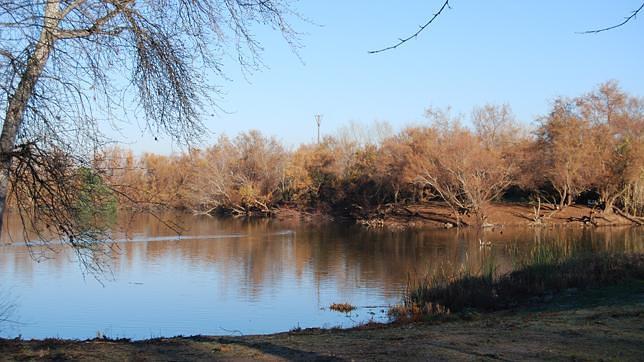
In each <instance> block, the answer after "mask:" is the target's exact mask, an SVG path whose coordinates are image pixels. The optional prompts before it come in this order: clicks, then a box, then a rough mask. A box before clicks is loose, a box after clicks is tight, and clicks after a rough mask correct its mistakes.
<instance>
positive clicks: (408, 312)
mask: <svg viewBox="0 0 644 362" xmlns="http://www.w3.org/2000/svg"><path fill="white" fill-rule="evenodd" d="M629 279H639V280H642V279H644V254H627V255H625V254H584V255H577V256H567V255H565V253H562V252H561V251H560V250H558V249H556V248H551V247H543V246H539V247H537V248H535V249H534V250H533V252H532V253H531V254H530V256H528V257H527V258H525V259H523V260H521V261H518V262H517V267H516V269H515V270H514V271H512V272H509V273H506V274H503V275H496V267H495V265H494V262H493V260H492V261H490V262H486V263H485V264H484V267H483V268H482V270H481V271H479V272H478V273H472V272H470V271H466V270H459V271H457V272H455V273H449V272H445V271H444V270H443V271H442V272H439V273H437V274H436V275H433V276H431V277H426V278H422V279H419V280H412V281H410V283H409V286H408V292H407V294H406V296H405V298H404V300H403V303H402V305H399V306H396V307H394V308H391V309H390V311H389V314H390V316H391V317H392V318H394V319H396V320H420V319H424V318H427V317H436V316H446V315H449V314H451V313H460V312H466V311H468V310H479V311H494V310H501V309H507V308H512V307H515V306H518V305H519V304H525V303H526V302H529V301H531V300H539V298H543V297H545V296H551V295H553V294H555V293H558V292H560V291H562V290H568V289H584V288H589V287H597V286H606V285H613V284H617V283H620V282H623V281H626V280H629Z"/></svg>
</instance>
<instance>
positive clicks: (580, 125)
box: [536, 98, 593, 208]
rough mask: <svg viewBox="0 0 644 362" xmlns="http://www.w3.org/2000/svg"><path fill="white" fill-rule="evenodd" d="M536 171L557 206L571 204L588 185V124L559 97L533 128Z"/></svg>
mask: <svg viewBox="0 0 644 362" xmlns="http://www.w3.org/2000/svg"><path fill="white" fill-rule="evenodd" d="M536 150H537V152H538V153H539V156H540V157H539V160H540V161H541V164H540V168H539V170H540V171H538V172H540V173H541V174H542V175H543V177H544V179H545V181H547V182H548V183H549V184H550V185H551V186H552V187H553V188H554V189H555V190H556V192H557V193H558V196H559V197H558V199H559V206H560V208H563V207H565V206H568V205H570V204H572V202H573V201H574V199H575V198H576V197H577V195H579V193H581V192H582V191H585V190H586V189H588V187H589V186H590V179H589V175H590V173H591V172H592V167H593V162H592V157H593V156H592V133H591V128H590V123H589V122H588V121H587V120H585V119H583V118H581V117H580V116H579V115H578V114H577V113H576V112H575V109H574V102H573V101H572V100H569V99H564V98H560V99H557V100H556V101H555V102H554V104H553V109H552V111H551V112H550V114H549V115H548V116H547V117H544V118H543V119H542V120H541V125H540V127H539V129H538V130H537V148H536Z"/></svg>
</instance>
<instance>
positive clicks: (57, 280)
mask: <svg viewBox="0 0 644 362" xmlns="http://www.w3.org/2000/svg"><path fill="white" fill-rule="evenodd" d="M168 216H169V217H171V218H172V219H173V220H176V221H177V222H179V223H180V224H181V225H182V226H183V228H184V231H183V233H182V235H181V237H177V236H176V234H175V233H174V231H173V230H172V229H170V228H168V227H167V226H165V225H163V224H162V223H160V222H159V221H158V220H156V219H155V218H153V217H151V216H145V215H139V216H137V217H136V218H134V219H127V221H128V222H127V224H128V228H127V233H126V232H123V231H118V230H116V231H115V234H114V237H115V239H123V240H128V241H122V242H119V243H118V244H117V245H118V248H115V249H114V250H113V251H112V252H111V253H112V254H111V256H112V261H113V262H112V265H111V270H112V273H111V274H110V275H108V276H103V282H104V285H101V283H98V282H97V281H96V280H94V279H93V278H83V276H82V275H81V274H80V273H79V268H78V264H77V263H76V262H75V260H74V257H73V254H71V253H69V252H66V251H64V250H65V249H63V251H60V245H57V246H56V245H55V246H54V247H53V249H55V250H58V253H56V254H54V256H55V257H53V258H50V259H43V260H42V261H41V262H40V263H35V262H34V261H33V259H32V256H31V255H30V252H29V250H28V249H27V248H25V247H24V245H23V244H22V243H19V242H16V243H14V244H12V245H4V246H0V275H2V277H1V278H2V279H0V283H1V284H2V285H4V286H8V287H9V288H11V290H12V292H13V294H15V295H17V296H18V301H19V303H18V308H17V309H18V310H17V314H18V315H19V316H20V317H21V318H22V320H23V321H24V323H25V324H24V325H22V326H21V327H20V328H19V329H20V331H19V332H17V333H22V335H23V337H26V338H31V337H38V338H41V337H47V336H61V337H73V338H86V337H93V336H94V335H95V334H96V332H97V331H100V332H101V333H104V334H107V335H109V336H114V337H118V336H127V337H133V338H146V337H151V336H160V335H163V336H168V335H176V334H200V333H201V334H228V333H229V332H227V331H230V330H239V331H241V332H242V333H244V334H248V333H267V332H274V331H283V330H288V329H290V328H293V327H296V326H300V327H310V326H327V327H330V326H336V325H342V326H348V325H351V324H352V323H354V322H355V321H364V320H367V319H369V318H372V317H374V316H373V315H371V314H369V313H368V312H369V311H370V310H365V309H358V311H357V312H356V313H355V314H354V315H352V316H351V318H350V319H349V318H347V317H345V316H344V315H341V314H337V313H334V312H330V311H328V310H326V309H321V308H325V307H328V305H330V304H331V303H333V302H345V301H347V302H351V303H352V304H356V305H359V306H368V305H375V306H382V305H388V304H391V303H396V302H398V301H399V299H400V297H401V293H402V291H403V290H404V288H405V285H406V282H407V279H408V277H409V275H414V274H426V273H431V272H432V271H433V270H435V269H436V268H438V267H440V266H441V265H442V264H444V263H448V262H449V263H452V264H463V265H465V266H466V267H468V268H470V269H472V270H477V269H479V268H480V267H481V265H482V260H483V259H484V258H485V257H487V256H489V255H494V258H495V261H496V262H497V263H498V264H499V269H500V270H509V269H510V268H511V267H512V265H513V258H514V257H513V255H517V254H519V255H520V254H521V253H527V252H529V250H531V249H532V248H533V247H534V246H535V245H536V244H539V243H557V244H558V245H560V246H561V247H563V248H565V249H566V250H569V251H570V252H574V251H581V250H585V251H600V250H611V251H629V252H634V251H637V252H642V249H644V243H643V241H642V239H643V238H642V236H643V233H644V232H643V230H642V229H641V228H639V229H638V228H622V229H616V228H610V229H609V228H596V229H595V228H593V229H589V228H553V229H525V228H524V229H521V228H498V229H494V230H487V231H485V232H484V233H477V232H474V231H472V230H465V231H458V230H416V231H407V232H396V233H392V232H388V231H372V230H365V229H362V228H358V227H351V226H342V225H323V226H316V225H313V226H311V225H300V224H298V223H286V222H278V221H273V220H252V221H244V220H234V219H225V220H221V219H215V218H210V217H207V216H192V215H168ZM124 223H125V221H124V220H123V221H122V223H121V224H124ZM14 226H15V224H12V225H11V227H14ZM11 227H10V229H11ZM11 231H12V232H13V233H14V235H15V232H16V230H11ZM18 233H19V231H18ZM2 240H3V241H6V240H8V239H7V235H3V239H2ZM479 240H485V242H490V243H491V245H490V246H482V245H481V242H480V241H479ZM34 249H35V248H34ZM39 251H40V250H37V252H39ZM45 255H48V256H51V252H48V253H46V254H45ZM378 312H379V310H378ZM375 318H380V319H382V318H384V316H383V315H382V313H377V314H376V316H375Z"/></svg>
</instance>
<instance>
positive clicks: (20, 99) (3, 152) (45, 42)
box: [0, 1, 60, 232]
mask: <svg viewBox="0 0 644 362" xmlns="http://www.w3.org/2000/svg"><path fill="white" fill-rule="evenodd" d="M59 11H60V5H59V2H58V1H49V2H47V4H46V5H45V16H44V19H45V20H44V24H43V29H42V32H41V33H40V38H39V39H38V43H37V44H36V46H35V48H34V51H33V53H31V55H30V56H29V58H28V60H27V64H26V67H25V70H24V71H23V73H22V74H21V76H20V82H19V83H18V86H17V87H16V90H15V92H14V93H13V95H11V96H10V97H9V102H8V105H7V112H6V114H5V117H4V123H3V125H2V134H0V232H2V228H3V222H4V211H5V208H6V203H7V193H8V191H9V172H10V170H11V163H12V161H13V155H12V152H13V150H14V147H15V145H16V138H17V136H18V132H19V131H20V127H21V126H22V123H23V121H24V117H25V110H26V109H27V105H28V104H29V99H30V98H31V97H32V95H33V93H34V89H35V88H36V83H37V82H38V79H39V78H40V75H41V74H42V72H43V69H45V64H47V59H48V58H49V55H50V53H51V50H52V48H53V46H54V41H55V38H54V34H53V31H54V29H56V27H57V26H58V21H59V20H58V14H59Z"/></svg>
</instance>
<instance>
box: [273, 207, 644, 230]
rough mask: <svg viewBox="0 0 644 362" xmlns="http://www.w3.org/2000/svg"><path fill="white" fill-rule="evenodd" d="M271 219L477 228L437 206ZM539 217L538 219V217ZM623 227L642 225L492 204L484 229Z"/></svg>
mask: <svg viewBox="0 0 644 362" xmlns="http://www.w3.org/2000/svg"><path fill="white" fill-rule="evenodd" d="M273 216H274V217H275V218H277V219H279V220H282V221H303V222H311V223H324V222H331V221H333V222H346V223H357V224H359V225H363V226H365V227H368V228H389V229H407V228H421V227H432V228H451V227H455V226H456V224H457V222H460V223H461V225H464V226H471V225H476V224H477V220H476V216H475V215H471V214H465V215H456V213H454V211H453V210H452V209H450V208H449V207H448V206H446V205H445V204H443V203H440V202H431V203H424V204H413V205H389V206H383V207H379V208H377V209H373V210H351V211H348V210H345V212H329V211H324V210H306V211H305V210H299V209H297V208H288V207H285V208H279V209H277V210H275V212H274V214H273ZM537 216H538V217H537ZM555 225H558V226H583V227H592V226H626V225H642V222H641V221H640V220H638V219H633V218H630V217H628V215H620V214H618V213H610V214H606V213H602V212H601V211H600V210H598V209H597V208H593V207H589V206H585V205H572V206H569V207H566V208H564V209H563V210H558V209H556V208H555V207H554V206H551V205H542V206H541V209H540V210H535V208H534V207H533V205H530V204H526V203H494V204H492V205H490V206H489V207H488V208H487V219H486V224H485V225H484V226H489V227H498V226H531V227H533V226H538V227H542V226H546V227H547V226H555Z"/></svg>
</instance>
